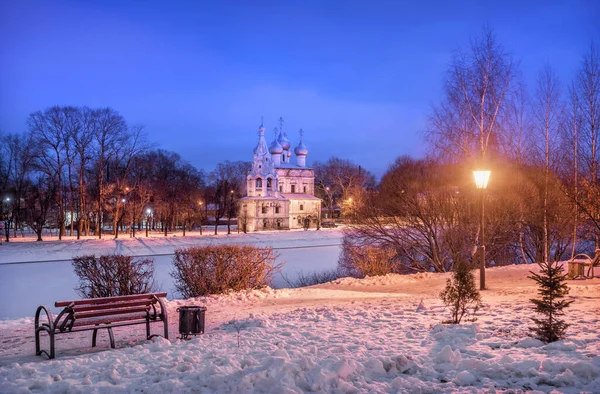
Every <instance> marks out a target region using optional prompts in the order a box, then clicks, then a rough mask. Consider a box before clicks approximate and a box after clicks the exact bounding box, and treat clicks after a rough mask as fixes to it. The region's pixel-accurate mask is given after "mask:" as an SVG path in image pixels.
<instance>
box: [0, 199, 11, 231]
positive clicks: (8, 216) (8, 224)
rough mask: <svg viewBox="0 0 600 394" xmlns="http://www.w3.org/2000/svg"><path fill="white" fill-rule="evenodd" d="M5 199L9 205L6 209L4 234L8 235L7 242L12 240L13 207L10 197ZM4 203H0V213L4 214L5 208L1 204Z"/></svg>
mask: <svg viewBox="0 0 600 394" xmlns="http://www.w3.org/2000/svg"><path fill="white" fill-rule="evenodd" d="M4 201H6V206H7V210H6V221H5V223H4V235H5V236H6V242H9V240H10V235H9V234H10V221H11V218H10V217H11V215H12V212H11V209H10V206H9V204H10V197H5V198H4ZM1 205H2V204H0V215H1V214H2V211H3V210H4V209H3V207H2V206H1Z"/></svg>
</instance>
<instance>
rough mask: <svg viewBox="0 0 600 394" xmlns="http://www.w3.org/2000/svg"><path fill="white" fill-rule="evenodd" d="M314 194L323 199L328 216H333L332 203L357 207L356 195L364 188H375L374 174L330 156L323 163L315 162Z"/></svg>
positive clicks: (347, 161)
mask: <svg viewBox="0 0 600 394" xmlns="http://www.w3.org/2000/svg"><path fill="white" fill-rule="evenodd" d="M313 167H314V169H315V183H316V194H317V196H318V197H320V198H322V199H323V200H324V201H325V206H326V207H327V209H328V211H329V216H330V217H333V209H334V205H336V204H338V205H340V204H343V203H344V202H346V204H345V205H348V203H347V202H348V201H350V199H352V201H353V204H352V206H353V208H355V209H358V206H357V203H358V201H359V199H358V195H359V194H361V193H362V191H364V190H365V189H374V188H375V176H374V175H373V174H371V173H370V172H369V171H368V170H365V169H364V168H362V167H361V166H359V165H356V164H354V163H353V162H351V161H349V160H344V159H340V158H338V157H332V158H330V159H329V160H327V161H326V162H325V163H319V162H315V163H314V165H313Z"/></svg>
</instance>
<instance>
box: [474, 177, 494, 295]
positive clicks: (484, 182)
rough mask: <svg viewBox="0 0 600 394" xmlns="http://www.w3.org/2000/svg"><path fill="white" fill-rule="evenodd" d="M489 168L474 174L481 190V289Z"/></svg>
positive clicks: (481, 286)
mask: <svg viewBox="0 0 600 394" xmlns="http://www.w3.org/2000/svg"><path fill="white" fill-rule="evenodd" d="M490 173H491V171H489V170H475V171H473V176H474V177H475V187H477V189H480V190H481V225H480V227H481V237H480V238H479V257H480V259H481V261H480V263H479V289H480V290H484V289H485V227H484V218H485V194H484V193H485V189H486V188H487V184H488V181H489V180H490Z"/></svg>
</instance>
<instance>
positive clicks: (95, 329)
mask: <svg viewBox="0 0 600 394" xmlns="http://www.w3.org/2000/svg"><path fill="white" fill-rule="evenodd" d="M101 328H104V327H98V328H94V332H93V333H92V347H96V336H97V335H98V330H99V329H101ZM106 330H107V331H108V339H109V340H110V347H111V348H113V349H114V348H115V336H114V335H113V332H112V328H111V327H106Z"/></svg>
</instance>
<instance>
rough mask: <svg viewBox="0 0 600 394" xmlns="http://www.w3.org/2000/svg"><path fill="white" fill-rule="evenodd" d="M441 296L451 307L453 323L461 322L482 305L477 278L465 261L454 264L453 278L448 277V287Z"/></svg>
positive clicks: (447, 305) (451, 321)
mask: <svg viewBox="0 0 600 394" xmlns="http://www.w3.org/2000/svg"><path fill="white" fill-rule="evenodd" d="M440 298H441V299H442V301H443V302H444V305H446V307H448V308H450V313H451V314H452V319H451V320H450V321H449V323H451V324H460V322H461V320H462V318H463V317H464V316H465V315H468V314H469V313H470V310H472V313H475V312H477V311H478V310H479V308H480V307H481V295H480V294H479V290H477V286H475V278H474V277H473V274H472V273H471V270H470V269H469V266H468V265H467V264H466V263H465V262H463V261H457V262H456V263H455V264H454V272H453V273H452V278H448V280H447V282H446V287H445V288H444V290H443V291H442V292H441V293H440Z"/></svg>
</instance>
